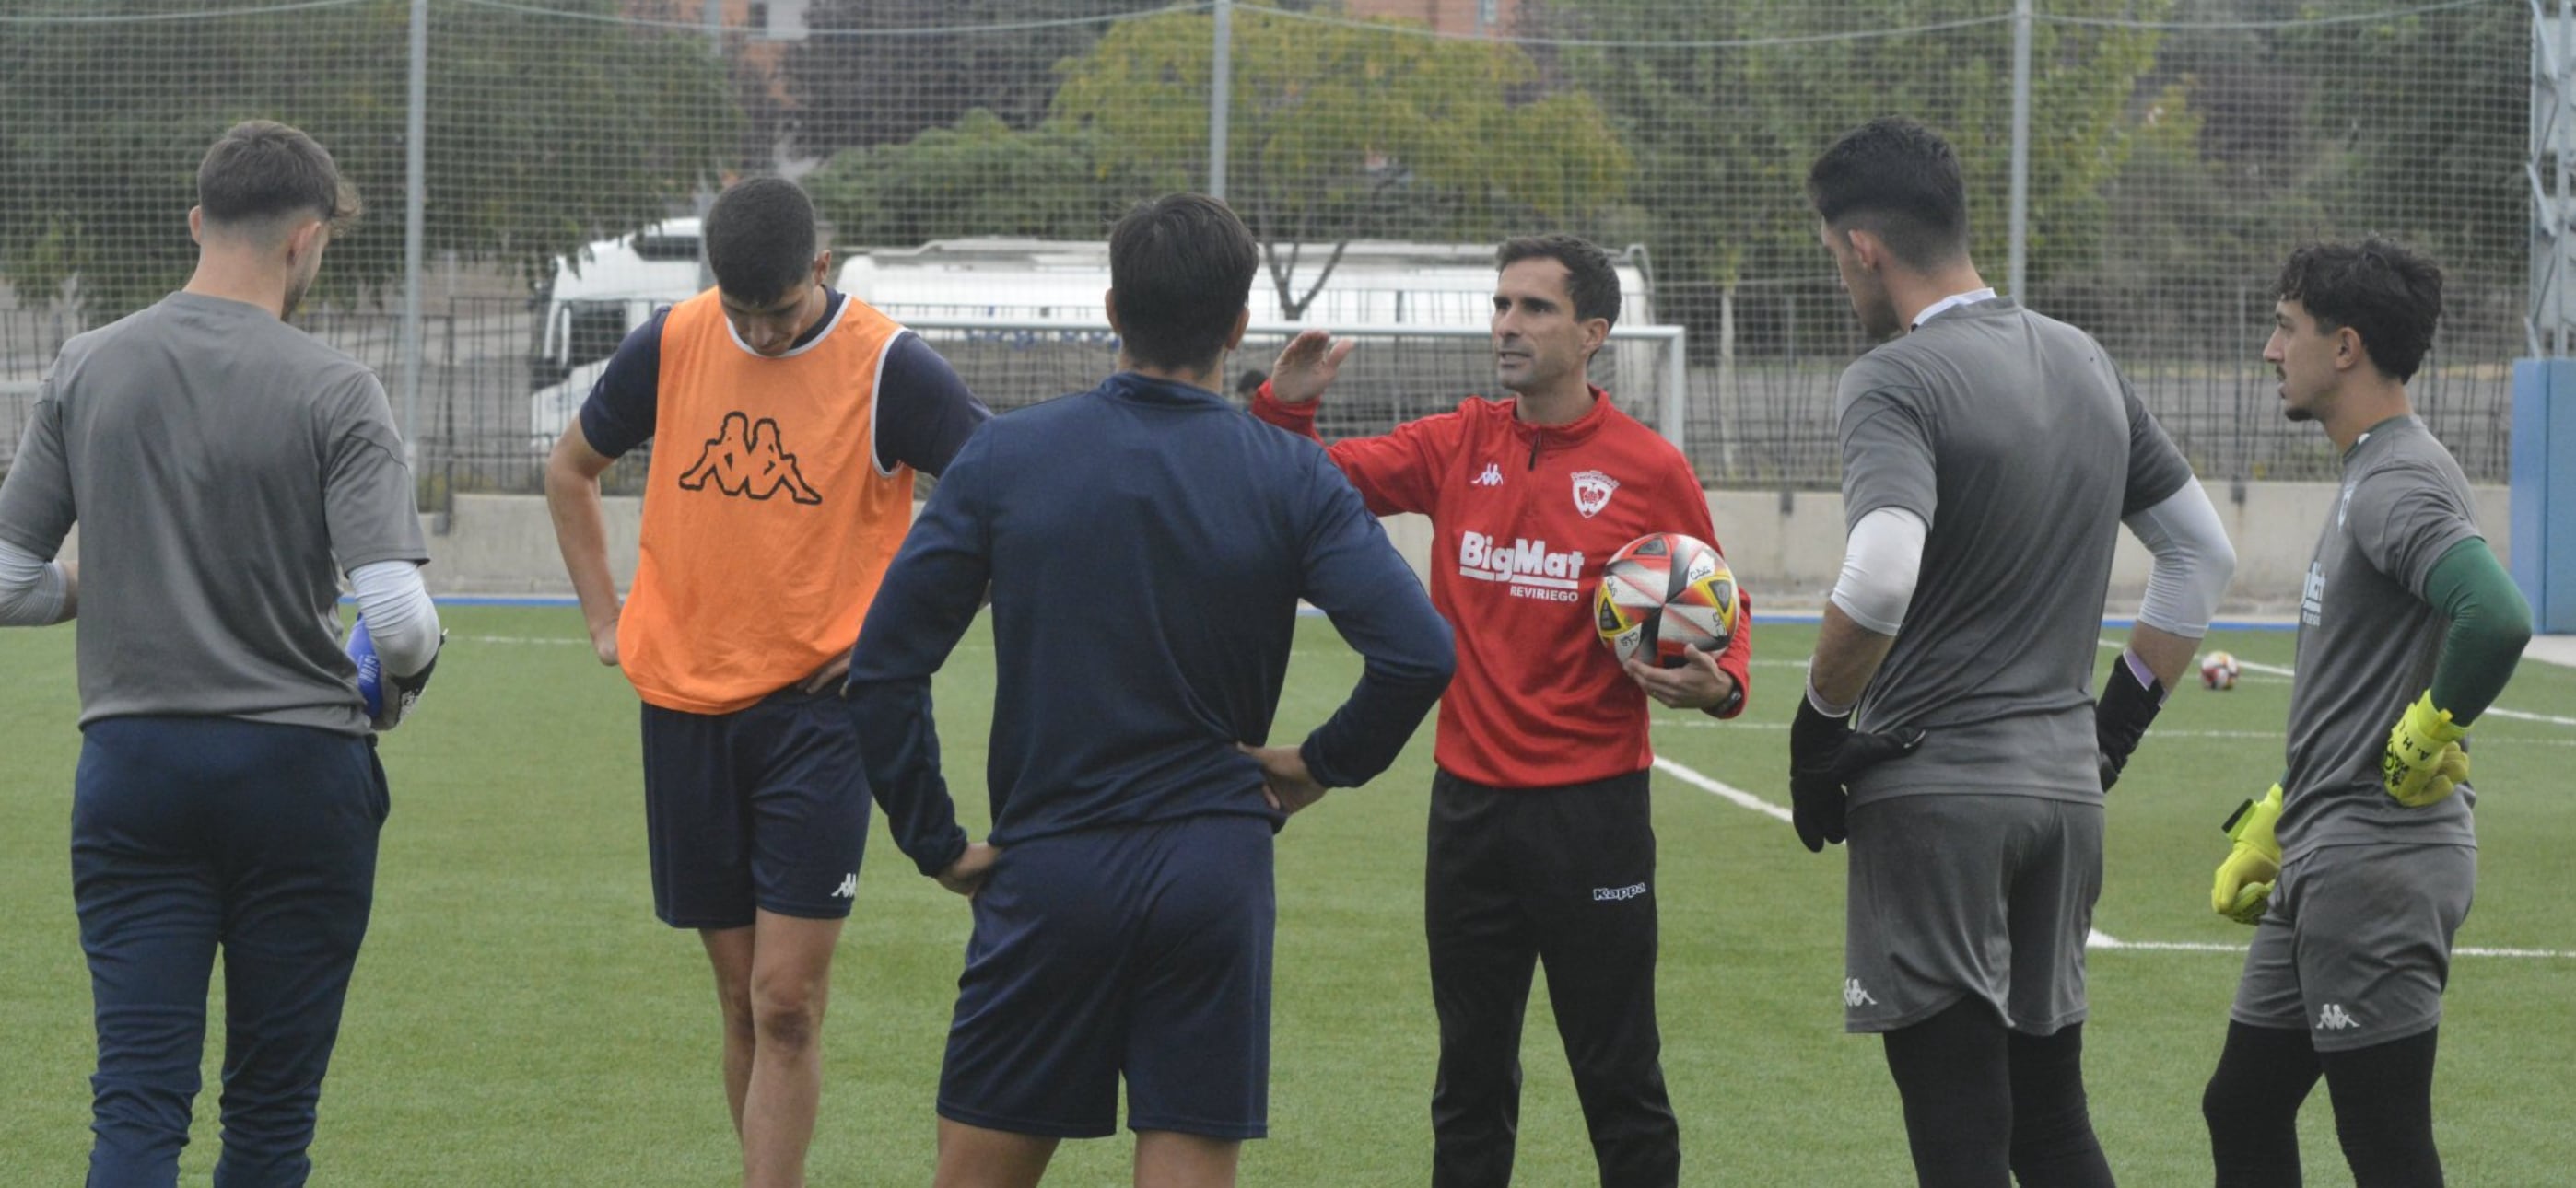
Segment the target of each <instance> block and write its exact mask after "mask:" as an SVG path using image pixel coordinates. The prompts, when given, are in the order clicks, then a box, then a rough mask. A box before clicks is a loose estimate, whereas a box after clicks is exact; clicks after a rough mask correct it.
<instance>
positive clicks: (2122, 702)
mask: <svg viewBox="0 0 2576 1188" xmlns="http://www.w3.org/2000/svg"><path fill="white" fill-rule="evenodd" d="M2153 675H2154V674H2152V673H2150V674H2149V677H2150V680H2151V681H2152V683H2150V684H2145V685H2141V684H2139V683H2138V674H2137V673H2136V672H2135V671H2133V670H2132V668H2131V666H2130V664H2129V654H2128V653H2126V652H2122V653H2121V654H2120V658H2119V659H2118V660H2115V661H2112V662H2111V679H2110V680H2108V681H2105V682H2103V684H2102V699H2101V700H2099V701H2096V702H2094V703H2093V745H2094V747H2095V749H2097V750H2099V751H2101V753H2102V790H2103V791H2105V792H2108V791H2110V790H2111V785H2113V784H2115V783H2118V782H2119V780H2120V769H2121V768H2123V767H2127V766H2128V765H2129V756H2130V755H2132V754H2134V753H2136V751H2137V749H2138V742H2139V740H2141V739H2144V738H2145V737H2146V736H2147V727H2148V726H2149V725H2150V724H2152V723H2153V722H2154V721H2155V720H2156V711H2157V710H2160V709H2163V708H2164V705H2165V684H2164V682H2163V681H2154V680H2152V678H2153Z"/></svg>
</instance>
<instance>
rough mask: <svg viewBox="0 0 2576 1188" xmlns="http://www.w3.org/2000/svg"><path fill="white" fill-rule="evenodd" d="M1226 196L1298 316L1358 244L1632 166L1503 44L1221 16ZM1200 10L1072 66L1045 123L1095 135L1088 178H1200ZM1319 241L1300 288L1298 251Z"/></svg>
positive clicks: (1144, 28) (1607, 196)
mask: <svg viewBox="0 0 2576 1188" xmlns="http://www.w3.org/2000/svg"><path fill="white" fill-rule="evenodd" d="M1233 20H1234V41H1233V54H1232V58H1231V62H1232V68H1231V69H1232V75H1231V77H1232V88H1231V90H1232V94H1231V109H1230V110H1231V116H1230V119H1229V121H1228V125H1227V131H1228V163H1229V169H1228V176H1227V181H1226V193H1227V198H1228V199H1229V201H1231V202H1232V204H1233V205H1234V207H1235V209H1236V210H1237V211H1238V212H1240V213H1241V214H1242V215H1243V217H1244V221H1245V222H1246V223H1247V224H1248V225H1249V226H1250V227H1251V228H1252V232H1253V234H1254V235H1255V236H1256V237H1258V238H1259V239H1260V240H1261V242H1262V246H1263V255H1264V260H1265V264H1266V268H1267V271H1268V274H1269V278H1270V282H1271V284H1272V286H1273V287H1274V288H1275V289H1276V290H1277V291H1278V294H1279V300H1280V305H1281V308H1282V309H1283V310H1284V311H1285V312H1286V313H1287V314H1288V316H1290V317H1297V316H1301V315H1302V314H1303V313H1304V311H1305V308H1306V306H1307V304H1308V303H1309V302H1311V301H1313V300H1314V298H1315V296H1316V294H1317V293H1319V292H1321V291H1322V289H1323V287H1324V285H1325V283H1326V282H1327V281H1328V280H1329V279H1330V278H1331V275H1332V270H1333V267H1334V265H1336V264H1337V263H1339V261H1340V259H1341V254H1342V250H1343V247H1344V246H1345V245H1346V244H1347V243H1348V242H1349V241H1350V240H1353V239H1358V238H1368V237H1399V236H1412V237H1420V238H1435V237H1457V238H1491V237H1493V236H1494V235H1495V234H1496V232H1497V229H1498V228H1500V227H1502V226H1505V225H1522V224H1524V223H1525V222H1526V221H1529V220H1532V219H1538V220H1550V221H1560V222H1562V221H1571V220H1577V219H1581V218H1584V217H1586V216H1587V215H1588V214H1590V213H1591V212H1593V211H1594V210H1596V209H1598V208H1600V207H1603V206H1606V205H1608V204H1610V203H1611V202H1614V201H1615V200H1616V199H1618V198H1619V197H1620V196H1621V194H1622V193H1623V192H1624V189H1625V186H1626V182H1627V177H1628V173H1629V167H1630V162H1629V158H1628V154H1627V151H1626V150H1625V149H1624V148H1622V147H1621V145H1620V143H1619V139H1618V136H1617V135H1616V134H1615V133H1614V132H1613V131H1612V130H1611V127H1610V124H1609V121H1608V120H1607V119H1606V118H1605V116H1604V114H1603V113H1602V111H1601V108H1600V107H1599V105H1597V104H1596V103H1594V102H1593V100H1592V99H1591V98H1590V97H1589V96H1587V95H1585V94H1583V93H1581V92H1580V91H1574V90H1569V89H1565V88H1554V87H1548V86H1544V85H1542V82H1541V79H1540V77H1539V72H1538V68H1537V66H1536V64H1535V63H1534V62H1532V61H1531V59H1530V57H1529V55H1527V54H1526V53H1523V52H1522V51H1521V50H1519V49H1517V48H1515V47H1513V46H1511V45H1508V44H1502V43H1496V42H1487V41H1475V40H1463V39H1449V38H1440V37H1434V36H1430V35H1428V33H1427V31H1425V30H1422V29H1420V28H1418V27H1409V26H1405V25H1400V24H1396V23H1394V22H1385V21H1371V22H1342V23H1326V22H1318V21H1304V20H1298V19H1295V18H1294V17H1290V16H1283V15H1277V14H1273V13H1268V12H1263V11H1260V10H1255V9H1238V10H1237V11H1236V12H1235V14H1234V18H1233ZM1213 42H1214V26H1213V19H1212V18H1211V17H1209V16H1206V15H1203V14H1198V13H1175V14H1170V15H1166V16H1158V17H1152V18H1146V19H1140V20H1134V21H1129V22H1125V23H1123V24H1121V25H1119V26H1118V27H1117V28H1116V29H1114V30H1112V31H1111V32H1110V33H1109V34H1108V35H1106V36H1104V37H1102V38H1101V39H1100V43H1099V44H1098V45H1096V46H1094V47H1093V48H1092V50H1091V52H1090V53H1088V54H1086V55H1084V56H1082V57H1079V58H1075V59H1073V60H1071V61H1069V62H1067V63H1066V64H1065V65H1064V67H1063V70H1064V85H1063V86H1062V88H1061V89H1059V90H1058V91H1057V92H1056V95H1055V102H1054V106H1053V109H1052V110H1053V118H1054V119H1055V120H1057V121H1060V122H1062V123H1063V124H1065V125H1067V126H1069V127H1070V128H1073V129H1079V130H1083V131H1085V132H1087V133H1089V134H1091V135H1092V136H1093V137H1094V138H1095V139H1094V140H1093V141H1092V142H1091V143H1092V146H1093V149H1094V151H1095V153H1096V159H1095V161H1094V167H1095V169H1096V170H1097V171H1098V175H1099V176H1114V175H1119V174H1125V175H1128V176H1131V177H1133V178H1135V179H1136V180H1137V181H1139V182H1141V183H1143V184H1144V185H1146V186H1148V187H1152V188H1159V189H1184V188H1187V189H1196V188H1202V187H1204V186H1205V185H1206V184H1207V140H1208V114H1207V112H1208V106H1207V101H1208V93H1209V80H1210V70H1211V63H1212V61H1213V54H1212V52H1211V51H1212V49H1213V48H1214V47H1213ZM1309 243H1331V244H1333V245H1334V246H1333V247H1332V249H1331V251H1330V254H1329V255H1328V256H1327V257H1326V259H1325V261H1324V264H1323V266H1322V267H1321V268H1320V269H1319V270H1318V271H1317V272H1316V274H1315V281H1314V283H1313V284H1312V285H1311V286H1309V287H1308V288H1307V289H1306V291H1305V292H1302V293H1300V292H1296V291H1295V286H1294V285H1292V283H1291V277H1292V276H1293V275H1295V270H1296V268H1297V265H1298V260H1297V256H1298V250H1299V248H1300V246H1301V245H1304V244H1309Z"/></svg>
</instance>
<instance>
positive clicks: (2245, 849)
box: [2209, 784, 2281, 924]
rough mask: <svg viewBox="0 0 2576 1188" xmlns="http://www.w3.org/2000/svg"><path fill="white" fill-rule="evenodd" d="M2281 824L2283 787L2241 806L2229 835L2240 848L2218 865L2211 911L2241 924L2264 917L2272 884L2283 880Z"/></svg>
mask: <svg viewBox="0 0 2576 1188" xmlns="http://www.w3.org/2000/svg"><path fill="white" fill-rule="evenodd" d="M2280 821H2281V786H2280V785H2279V784H2274V785H2272V790H2271V791H2270V792H2269V793H2267V794H2265V795H2264V797H2263V799H2261V800H2249V801H2246V802H2245V803H2244V804H2242V805H2240V806H2238V807H2237V810H2236V815H2234V816H2232V817H2229V818H2228V819H2227V836H2228V837H2230V838H2232V839H2234V840H2235V842H2236V847H2235V848H2234V849H2231V850H2229V851H2228V852H2227V860H2226V861H2224V862H2221V863H2219V864H2218V878H2217V880H2216V881H2214V882H2212V883H2211V884H2210V885H2209V910H2211V911H2213V912H2216V913H2218V914H2219V915H2222V916H2225V917H2227V918H2228V919H2230V920H2234V921H2236V922H2237V923H2239V924H2251V923H2253V922H2254V921H2256V920H2258V919H2261V918H2262V915H2263V905H2264V904H2266V903H2269V902H2271V899H2272V882H2273V880H2275V879H2278V878H2280V877H2281V843H2280V841H2279V840H2278V839H2276V838H2275V837H2273V836H2272V827H2273V826H2275V825H2277V824H2279V823H2280Z"/></svg>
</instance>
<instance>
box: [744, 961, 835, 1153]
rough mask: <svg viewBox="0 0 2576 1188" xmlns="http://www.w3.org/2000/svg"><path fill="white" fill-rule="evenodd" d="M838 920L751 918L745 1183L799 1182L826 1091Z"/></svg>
mask: <svg viewBox="0 0 2576 1188" xmlns="http://www.w3.org/2000/svg"><path fill="white" fill-rule="evenodd" d="M841 923H842V922H841V921H839V920H805V919H799V918H797V917H794V916H781V915H777V914H775V913H773V912H768V911H762V912H760V913H759V914H758V917H757V922H756V923H754V924H753V925H752V947H751V1023H752V1058H751V1077H750V1080H749V1083H748V1084H747V1085H746V1086H745V1089H744V1092H743V1100H742V1182H743V1186H744V1188H803V1186H804V1183H805V1149H806V1147H807V1146H809V1145H811V1144H812V1143H813V1141H814V1113H815V1107H816V1105H817V1103H818V1102H819V1101H820V1099H821V1098H822V1096H823V1007H824V1003H825V1001H826V1000H827V999H828V998H829V997H830V994H831V989H832V947H833V945H835V944H836V943H838V942H839V940H840V938H841Z"/></svg>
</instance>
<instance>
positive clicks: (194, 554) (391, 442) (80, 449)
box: [0, 293, 429, 734]
mask: <svg viewBox="0 0 2576 1188" xmlns="http://www.w3.org/2000/svg"><path fill="white" fill-rule="evenodd" d="M74 521H78V522H79V524H80V528H81V569H80V618H79V627H78V631H79V645H78V651H79V656H80V692H81V723H82V724H83V725H87V724H89V723H91V722H95V721H97V720H99V719H101V718H110V717H120V716H126V715H134V714H186V715H214V716H224V717H237V718H248V719H252V720H255V721H262V722H278V723H285V724H290V725H298V726H316V727H321V728H323V729H326V730H336V731H340V732H343V733H348V734H363V733H365V732H366V730H367V725H366V717H365V714H364V712H363V711H362V709H361V708H360V703H359V701H358V692H357V672H356V669H355V668H354V666H352V665H351V664H350V662H349V660H348V657H347V656H345V655H343V654H342V653H341V650H340V645H339V639H338V637H339V615H338V612H337V609H336V608H337V603H338V599H339V584H338V574H337V572H336V571H335V565H334V562H335V559H336V562H337V564H336V570H337V571H345V570H351V569H356V568H357V567H359V566H361V565H366V564H370V563H372V562H377V561H411V562H414V563H421V562H426V561H428V560H429V551H428V548H427V546H426V544H425V543H424V542H423V540H422V539H421V531H420V516H419V514H418V513H417V512H416V511H415V510H414V505H413V502H412V479H411V470H410V468H409V467H408V466H406V465H404V463H403V455H402V441H401V439H400V437H399V436H398V435H397V433H396V432H395V429H394V423H393V412H392V409H391V408H390V407H389V406H388V405H387V404H386V402H385V390H384V387H383V385H381V384H379V383H377V382H376V377H375V375H374V374H373V373H372V372H369V371H368V370H367V369H366V367H365V366H364V365H363V364H361V363H359V362H358V361H357V360H355V359H352V358H350V357H348V356H347V355H344V354H341V353H340V352H338V351H335V350H332V349H331V348H329V347H327V346H324V345H322V344H321V343H320V342H317V341H315V340H314V339H313V338H312V337H311V336H309V335H307V334H305V333H304V332H303V331H300V330H297V329H295V328H294V327H291V326H289V325H287V324H286V323H284V322H281V321H279V320H278V319H277V318H275V317H273V316H270V315H269V314H268V313H267V312H266V311H264V310H261V309H258V308H257V307H254V306H250V305H245V304H242V303H240V302H236V301H227V300H223V299H221V298H216V297H206V296H201V295H198V294H193V293H173V294H171V295H170V296H169V297H168V298H167V299H165V300H163V301H162V302H160V303H159V304H157V305H154V306H152V307H151V308H149V309H145V310H143V311H141V312H139V313H136V314H134V315H132V316H131V317H127V318H124V319H122V320H120V321H118V322H116V323H114V324H112V325H108V326H103V327H100V328H99V329H96V330H92V331H89V332H88V333H85V334H81V335H79V336H77V337H75V338H73V339H72V340H71V341H69V342H67V343H64V344H63V350H62V354H61V356H60V357H59V358H57V359H56V360H55V361H54V370H53V374H52V375H50V376H48V377H47V378H46V380H45V383H44V388H43V390H42V392H41V393H40V394H39V397H38V400H37V402H36V408H35V414H34V417H33V419H32V420H31V421H30V422H29V424H28V427H27V433H26V437H25V439H24V440H23V441H21V442H20V443H19V448H18V456H17V459H16V461H15V463H14V464H13V465H12V466H11V468H10V470H9V477H8V481H7V482H6V483H5V484H0V540H7V541H8V542H9V543H11V544H13V545H16V546H18V547H19V548H22V549H25V550H27V551H29V552H31V553H34V554H36V555H37V556H39V557H51V556H53V555H54V553H55V551H56V550H58V549H59V548H61V546H62V542H63V538H64V537H65V535H67V534H68V533H69V532H70V531H71V527H72V524H73V523H74Z"/></svg>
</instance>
